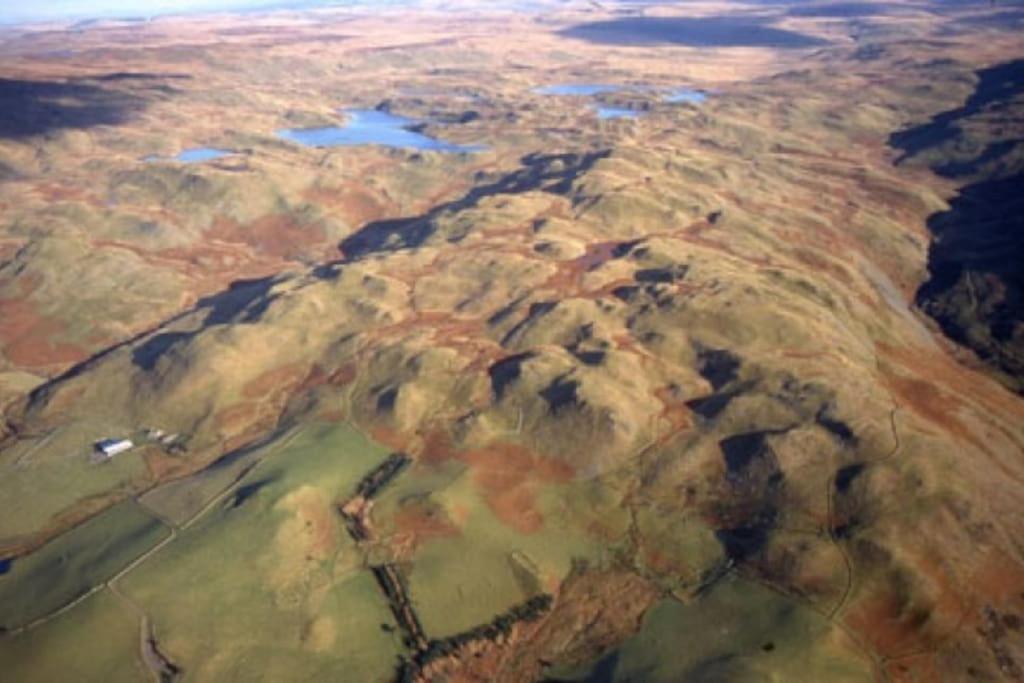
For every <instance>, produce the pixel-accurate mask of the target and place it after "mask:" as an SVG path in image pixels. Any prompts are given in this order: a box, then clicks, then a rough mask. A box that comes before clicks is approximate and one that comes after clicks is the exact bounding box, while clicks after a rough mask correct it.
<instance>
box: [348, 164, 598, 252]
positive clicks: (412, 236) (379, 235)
mask: <svg viewBox="0 0 1024 683" xmlns="http://www.w3.org/2000/svg"><path fill="white" fill-rule="evenodd" d="M609 154H610V152H609V151H608V150H598V151H595V152H587V153H583V154H553V155H542V154H530V155H528V156H526V157H524V158H523V159H522V164H523V166H522V168H520V169H518V170H516V171H513V172H512V173H509V174H506V175H503V176H501V177H499V178H498V179H497V180H494V181H493V182H489V183H484V184H482V185H478V186H476V187H474V188H473V189H471V190H470V191H469V192H467V193H466V194H465V195H464V196H462V197H460V198H459V199H456V200H454V201H451V202H448V203H445V204H439V205H438V206H436V207H434V208H433V209H431V210H430V211H428V212H427V213H425V214H423V215H421V216H413V217H409V218H394V219H388V220H381V221H374V222H372V223H368V224H367V225H365V226H363V227H362V228H360V229H359V230H357V231H356V232H354V233H352V234H351V235H349V236H348V237H346V238H345V239H343V240H342V241H341V243H340V244H339V245H338V248H339V249H340V250H341V252H342V254H343V255H344V257H345V258H346V259H353V258H361V257H364V256H367V255H369V254H372V253H375V252H380V251H394V250H397V249H408V248H414V247H418V246H420V245H422V244H423V243H424V242H426V240H427V239H428V238H429V237H430V236H431V235H433V234H434V232H436V227H435V225H434V219H436V218H437V217H439V216H440V215H441V214H444V213H447V212H457V211H462V210H464V209H469V208H472V207H474V206H476V205H477V204H478V203H479V202H480V201H481V200H483V199H484V198H486V197H492V196H495V195H502V194H518V193H522V192H531V191H541V192H550V193H553V194H566V193H568V192H569V191H570V190H571V189H572V183H573V181H574V180H576V178H578V177H579V176H581V175H583V174H584V173H586V172H587V171H588V170H590V168H591V167H592V166H593V165H594V164H596V163H597V162H598V161H600V160H601V159H604V158H605V157H607V156H608V155H609Z"/></svg>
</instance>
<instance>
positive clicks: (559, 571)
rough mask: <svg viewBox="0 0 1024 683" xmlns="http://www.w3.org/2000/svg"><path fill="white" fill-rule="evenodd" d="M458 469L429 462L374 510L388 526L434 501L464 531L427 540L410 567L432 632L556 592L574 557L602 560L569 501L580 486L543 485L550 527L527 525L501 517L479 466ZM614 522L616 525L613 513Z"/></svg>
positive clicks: (452, 630) (540, 494)
mask: <svg viewBox="0 0 1024 683" xmlns="http://www.w3.org/2000/svg"><path fill="white" fill-rule="evenodd" d="M457 472H458V467H457V466H455V465H453V464H452V463H446V464H445V465H444V466H443V469H442V471H440V472H435V473H433V474H432V475H431V474H430V473H425V472H424V469H423V468H418V469H414V470H412V471H409V472H408V473H406V476H405V477H403V478H402V479H400V480H399V481H397V482H396V483H395V484H394V485H393V486H392V487H390V488H388V489H386V490H385V491H384V492H383V493H382V495H381V496H380V498H379V500H378V502H377V505H376V507H375V509H374V519H375V520H380V524H381V526H382V527H383V528H387V525H388V519H389V517H391V516H394V515H401V514H402V513H401V509H402V508H403V506H404V505H408V504H411V503H412V504H417V505H422V503H423V501H424V500H428V501H429V502H430V503H431V504H432V505H436V506H438V507H439V508H440V509H441V510H443V514H444V516H445V517H447V519H448V520H451V522H452V523H453V524H454V527H456V528H457V529H458V531H457V532H455V533H451V534H441V535H434V536H430V537H428V538H426V539H424V541H423V542H422V543H421V544H420V545H419V547H418V548H417V550H416V552H415V554H414V556H413V558H412V562H411V565H410V568H409V569H408V581H409V590H410V595H411V599H412V602H413V604H414V606H415V607H416V609H417V612H418V614H419V617H420V620H421V621H422V623H423V627H424V629H425V630H426V632H427V634H428V635H429V636H430V637H432V638H441V637H446V636H450V635H454V634H456V633H460V632H462V631H465V630H468V629H471V628H473V627H476V626H479V625H480V624H483V623H486V622H488V621H490V620H491V619H493V618H494V617H495V616H496V615H498V614H500V613H502V612H504V611H505V610H507V609H509V608H510V607H512V606H513V605H515V604H518V603H521V602H523V601H524V600H526V599H528V598H530V597H532V596H534V595H537V594H538V593H540V592H546V591H550V590H552V589H553V588H554V587H556V586H557V585H558V583H559V582H560V581H561V580H562V579H563V578H564V577H565V576H566V575H568V573H569V571H570V569H571V567H572V562H573V560H574V559H576V558H580V559H587V560H590V561H591V562H595V563H597V562H600V560H601V559H602V557H603V556H604V555H605V553H606V552H607V548H606V546H605V545H604V544H603V543H602V542H601V541H600V540H599V539H597V538H595V537H594V536H591V535H590V534H588V533H587V532H586V531H585V528H586V525H585V524H584V523H581V522H582V521H583V519H582V514H583V513H582V512H581V510H575V509H573V508H572V507H570V506H569V505H568V502H567V501H572V500H577V501H580V500H583V499H584V498H585V494H584V492H583V491H570V490H569V489H570V488H571V487H572V486H579V485H574V484H544V485H541V484H539V485H537V487H536V489H535V494H536V501H535V506H536V510H537V511H538V512H539V513H540V516H541V517H542V518H543V520H544V521H543V525H542V526H541V527H540V528H538V529H537V530H535V531H534V530H531V531H522V530H517V529H515V528H512V527H510V526H509V525H508V524H506V523H505V522H503V521H502V520H501V519H499V518H498V517H497V516H496V515H495V513H494V511H493V510H492V508H491V507H490V506H489V505H488V501H487V499H486V498H485V495H486V494H485V493H484V492H482V491H481V490H480V489H479V488H478V487H477V486H476V484H475V482H474V478H473V472H472V470H469V471H465V472H463V473H462V474H461V475H460V474H457ZM425 483H429V484H430V485H431V486H433V488H430V487H429V486H425V485H424V484H425ZM581 507H584V506H583V505H581ZM608 523H610V524H612V523H614V516H613V515H612V516H610V517H609V519H608Z"/></svg>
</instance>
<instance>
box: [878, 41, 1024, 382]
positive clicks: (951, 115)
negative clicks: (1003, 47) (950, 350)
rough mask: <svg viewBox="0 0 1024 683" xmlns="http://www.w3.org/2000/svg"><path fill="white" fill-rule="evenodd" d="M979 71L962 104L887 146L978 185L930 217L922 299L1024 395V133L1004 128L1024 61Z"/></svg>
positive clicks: (1022, 87) (1022, 84)
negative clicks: (968, 95) (929, 240)
mask: <svg viewBox="0 0 1024 683" xmlns="http://www.w3.org/2000/svg"><path fill="white" fill-rule="evenodd" d="M977 77H978V82H977V85H976V86H975V90H974V92H973V93H972V94H971V95H970V97H968V98H967V100H966V101H965V102H964V104H963V105H962V106H960V107H957V108H955V109H950V110H948V111H944V112H942V113H940V114H937V115H935V116H933V117H932V119H931V120H930V121H928V122H927V123H924V124H922V125H919V126H914V127H912V128H908V129H906V130H902V131H898V132H896V133H893V134H892V135H891V136H890V137H889V144H890V146H892V147H894V148H896V149H899V150H901V151H902V152H903V154H902V155H901V156H900V158H899V159H898V160H897V163H902V162H903V161H906V160H907V159H910V158H913V157H915V156H917V155H929V157H926V158H929V161H930V163H931V168H932V170H933V171H934V172H936V173H938V174H939V175H942V176H945V177H948V178H965V179H971V180H973V181H974V182H971V183H970V184H968V185H966V186H964V187H963V188H961V189H960V192H959V194H958V195H957V197H956V198H955V199H953V201H952V202H951V203H950V206H949V209H948V210H946V211H941V212H938V213H936V214H933V215H932V216H931V217H930V218H929V219H928V229H929V230H930V232H931V233H932V235H933V237H934V238H933V240H932V244H931V246H930V248H929V251H928V271H929V275H930V276H929V279H928V281H927V282H925V283H924V284H923V285H922V286H921V287H920V289H918V291H917V295H916V302H917V305H918V306H919V307H920V308H921V309H922V310H923V311H925V312H926V313H927V314H928V315H929V316H931V317H932V318H933V319H935V321H936V322H938V324H939V326H940V327H941V328H942V331H943V332H944V333H945V334H946V335H947V336H948V337H950V338H951V339H953V340H954V341H956V342H957V343H959V344H963V345H964V346H967V347H969V348H970V349H972V350H973V351H974V352H975V353H977V354H978V356H979V357H980V358H981V359H982V360H984V361H985V362H987V363H988V364H989V365H991V366H992V367H994V368H995V369H997V370H999V371H1000V372H1001V373H1003V377H1002V379H1003V381H1004V383H1006V384H1007V385H1008V386H1009V387H1010V388H1012V389H1014V390H1016V391H1018V392H1024V267H1022V266H1021V264H1024V194H1022V193H1021V188H1022V187H1024V135H1020V134H1019V132H1018V133H1016V135H1017V137H1013V135H1014V132H1013V131H1014V129H1013V127H1012V126H1007V125H1006V124H1005V122H1006V121H1007V120H1008V119H1009V117H1012V116H1013V114H1014V111H1015V109H1014V107H1016V108H1017V109H1019V108H1020V107H1021V106H1024V102H1022V101H1021V95H1022V94H1024V59H1018V60H1014V61H1011V62H1006V63H1003V64H998V65H996V66H993V67H990V68H987V69H982V70H981V71H978V72H977ZM965 151H966V152H969V153H965ZM933 157H934V158H933Z"/></svg>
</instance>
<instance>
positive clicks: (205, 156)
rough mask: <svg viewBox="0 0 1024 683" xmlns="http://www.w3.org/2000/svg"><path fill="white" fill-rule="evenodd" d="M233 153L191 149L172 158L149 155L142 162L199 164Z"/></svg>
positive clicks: (204, 148) (210, 148) (224, 150)
mask: <svg viewBox="0 0 1024 683" xmlns="http://www.w3.org/2000/svg"><path fill="white" fill-rule="evenodd" d="M233 154H234V152H231V151H228V150H226V149H215V148H213V147H193V148H192V149H186V150H182V151H181V152H179V153H178V155H177V156H174V157H162V156H159V155H157V154H151V155H149V156H148V157H146V158H145V159H144V161H149V162H153V161H180V162H181V163H183V164H201V163H203V162H205V161H214V160H215V159H223V158H224V157H229V156H231V155H233Z"/></svg>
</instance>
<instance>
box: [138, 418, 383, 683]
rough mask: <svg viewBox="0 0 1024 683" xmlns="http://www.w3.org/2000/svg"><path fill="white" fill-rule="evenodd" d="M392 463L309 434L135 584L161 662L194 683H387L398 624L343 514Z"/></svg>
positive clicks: (362, 447) (322, 431)
mask: <svg viewBox="0 0 1024 683" xmlns="http://www.w3.org/2000/svg"><path fill="white" fill-rule="evenodd" d="M269 448H272V446H271V447H269ZM387 454H388V451H386V450H385V449H383V448H381V447H380V446H378V445H376V444H373V443H372V442H370V441H367V440H366V439H365V438H363V437H362V436H360V435H359V433H358V432H356V431H354V430H353V429H352V428H351V427H348V426H336V425H333V426H332V425H317V424H313V425H310V426H308V427H306V428H305V429H304V430H303V431H301V432H300V433H299V434H298V435H297V436H296V438H295V439H294V440H292V441H291V442H290V443H289V444H288V445H287V446H285V447H284V448H281V449H280V450H277V451H274V452H273V453H272V454H271V455H269V456H268V459H267V461H266V462H264V464H263V465H261V466H260V467H259V468H257V469H256V470H254V471H253V472H251V473H250V474H249V475H248V476H247V477H246V478H245V479H243V480H242V481H241V482H240V483H239V485H238V486H237V487H236V489H235V491H234V493H233V494H231V495H228V496H227V497H225V498H224V501H223V503H221V504H219V505H218V506H217V507H215V508H214V509H212V510H211V511H210V512H209V513H208V514H206V515H205V516H203V517H202V518H200V520H199V521H197V522H196V524H195V525H193V526H191V527H189V528H188V529H187V530H185V531H183V532H181V533H180V534H179V537H178V538H177V539H176V540H175V542H174V543H172V544H170V545H168V546H167V548H166V549H165V550H163V551H162V552H161V553H159V554H158V555H156V556H154V557H153V558H152V560H151V561H149V562H147V563H146V564H144V565H143V566H141V567H140V568H139V569H138V570H136V571H134V572H132V573H131V574H130V575H129V576H128V577H126V578H125V579H124V580H123V581H122V582H121V589H122V591H123V592H124V593H125V594H126V595H127V596H128V597H129V598H131V599H132V600H133V601H135V602H136V603H138V604H139V605H140V606H141V607H142V609H144V610H145V611H146V612H147V613H148V614H149V616H150V618H151V620H152V622H153V625H154V628H155V629H156V632H157V634H158V637H159V639H160V645H161V651H162V652H164V653H165V654H166V655H167V656H168V658H169V659H170V660H171V661H174V662H181V663H182V664H183V666H184V667H185V675H186V676H187V677H188V678H189V679H190V680H225V679H234V680H251V679H252V678H254V677H265V678H266V679H268V680H281V679H282V677H284V678H288V679H291V680H310V679H320V678H338V677H341V678H346V677H352V678H351V680H365V681H374V680H387V679H388V677H389V676H390V675H391V674H392V673H393V671H394V669H395V666H396V657H397V655H398V654H399V652H400V643H399V642H398V640H397V636H396V635H395V634H393V633H391V632H390V629H392V628H393V626H394V619H393V617H392V616H391V614H390V612H389V611H388V606H387V602H386V601H385V599H384V598H383V597H382V596H381V595H380V593H379V591H378V590H377V587H376V585H375V584H374V580H373V577H372V576H371V575H370V573H369V572H367V571H364V570H363V560H362V553H361V551H360V550H359V549H358V548H357V547H356V546H355V545H354V543H353V542H352V541H351V540H350V539H349V538H348V536H347V535H346V534H345V531H344V527H343V525H342V523H341V518H340V516H339V515H338V513H337V510H336V509H335V506H336V504H337V502H338V501H339V500H341V499H343V498H344V497H347V496H348V495H349V494H350V493H351V492H352V490H353V489H354V488H355V486H356V484H357V483H358V482H359V480H360V478H361V477H362V476H363V475H364V474H365V473H366V471H368V470H370V469H371V468H372V467H373V466H375V465H376V464H378V463H379V462H380V461H382V460H383V459H384V458H385V457H386V456H387ZM186 663H187V664H186Z"/></svg>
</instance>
